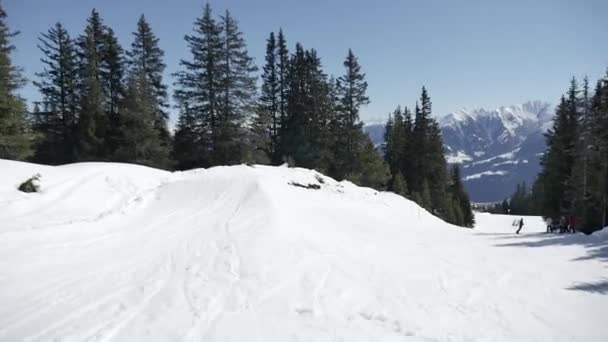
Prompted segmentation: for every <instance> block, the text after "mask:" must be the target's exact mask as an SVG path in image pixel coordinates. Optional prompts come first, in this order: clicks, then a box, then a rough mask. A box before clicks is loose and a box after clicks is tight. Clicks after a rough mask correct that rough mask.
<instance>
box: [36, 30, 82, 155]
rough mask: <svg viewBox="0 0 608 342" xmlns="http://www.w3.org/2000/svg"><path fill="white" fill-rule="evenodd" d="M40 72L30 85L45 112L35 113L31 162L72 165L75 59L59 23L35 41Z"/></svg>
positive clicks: (76, 106) (74, 117) (75, 115)
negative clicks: (40, 54) (34, 146)
mask: <svg viewBox="0 0 608 342" xmlns="http://www.w3.org/2000/svg"><path fill="white" fill-rule="evenodd" d="M39 41H40V44H39V45H38V48H39V49H40V50H41V51H42V53H43V54H44V57H43V58H42V59H41V61H42V63H43V64H44V65H45V67H44V70H43V71H42V72H40V73H37V74H36V76H38V78H39V81H38V82H34V84H35V85H36V86H37V87H38V89H39V90H40V93H41V94H42V96H43V104H44V108H45V109H46V110H45V111H41V110H38V111H35V113H34V120H35V126H36V127H35V128H36V130H37V133H38V135H39V136H40V138H39V139H38V141H37V146H36V154H35V157H34V158H35V160H36V161H38V162H43V163H48V164H63V163H69V162H72V161H73V160H72V158H73V145H74V143H75V139H74V129H75V125H76V122H77V121H76V119H77V115H78V110H79V104H78V101H79V100H78V96H77V89H76V86H77V83H76V82H77V79H76V67H77V56H76V49H75V47H74V42H73V41H72V39H70V36H69V34H68V32H67V30H65V28H63V26H62V25H61V23H57V24H55V25H54V26H53V27H51V28H50V29H49V30H48V32H47V33H43V34H42V36H41V37H40V38H39Z"/></svg>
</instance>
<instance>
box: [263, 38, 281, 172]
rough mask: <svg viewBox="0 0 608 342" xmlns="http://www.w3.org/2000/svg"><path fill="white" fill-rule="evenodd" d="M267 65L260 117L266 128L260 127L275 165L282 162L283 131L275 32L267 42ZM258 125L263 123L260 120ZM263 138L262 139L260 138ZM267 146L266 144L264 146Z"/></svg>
mask: <svg viewBox="0 0 608 342" xmlns="http://www.w3.org/2000/svg"><path fill="white" fill-rule="evenodd" d="M265 60H266V64H265V65H264V72H263V73H262V92H261V96H260V108H259V109H258V116H262V118H264V121H265V125H267V127H266V128H263V127H258V130H259V131H260V132H259V134H262V135H263V136H264V139H261V140H264V141H266V140H267V141H268V142H269V144H268V146H267V149H268V151H267V153H268V155H269V156H271V157H272V159H273V161H274V162H275V163H279V162H280V158H281V156H280V154H279V153H277V150H278V147H279V134H280V133H279V132H280V129H281V113H280V108H279V106H280V100H281V93H280V83H279V82H280V80H279V74H278V66H279V65H278V63H277V43H276V39H275V36H274V32H271V33H270V36H269V37H268V40H267V41H266V58H265ZM258 123H261V121H260V120H258ZM260 138H262V137H260ZM264 145H266V144H264Z"/></svg>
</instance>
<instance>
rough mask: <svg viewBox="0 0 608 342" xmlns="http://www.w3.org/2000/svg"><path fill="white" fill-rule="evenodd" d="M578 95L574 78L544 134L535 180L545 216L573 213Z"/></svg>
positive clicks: (557, 216) (556, 216)
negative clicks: (544, 141)
mask: <svg viewBox="0 0 608 342" xmlns="http://www.w3.org/2000/svg"><path fill="white" fill-rule="evenodd" d="M579 108H580V107H579V98H578V86H577V83H576V80H574V79H573V80H572V82H571V85H570V89H569V91H568V97H567V98H566V97H564V96H562V98H561V101H560V104H559V106H558V107H557V109H556V118H555V120H554V123H553V128H552V129H551V130H549V132H548V133H547V135H546V137H547V152H546V153H545V155H544V156H543V158H542V160H541V164H542V166H543V170H542V171H541V173H540V175H539V178H538V180H537V182H539V183H540V185H539V186H540V187H541V188H542V196H543V197H542V198H541V199H540V201H541V207H542V210H543V212H544V213H545V215H546V216H548V217H552V218H559V217H560V216H569V215H572V214H573V210H574V198H575V192H576V191H577V189H576V184H575V182H574V179H573V177H572V175H573V166H574V163H575V160H576V146H577V142H578V133H579V128H578V126H579Z"/></svg>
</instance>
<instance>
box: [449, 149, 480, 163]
mask: <svg viewBox="0 0 608 342" xmlns="http://www.w3.org/2000/svg"><path fill="white" fill-rule="evenodd" d="M445 159H446V161H447V162H448V163H449V164H462V162H465V161H471V160H473V158H471V157H470V156H469V155H467V154H466V153H464V152H463V151H458V152H456V153H455V154H448V155H446V156H445Z"/></svg>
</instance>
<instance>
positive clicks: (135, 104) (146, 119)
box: [114, 68, 170, 168]
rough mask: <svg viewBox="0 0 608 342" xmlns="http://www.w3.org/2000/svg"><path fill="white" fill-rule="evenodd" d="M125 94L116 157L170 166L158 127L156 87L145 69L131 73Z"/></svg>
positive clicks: (167, 151)
mask: <svg viewBox="0 0 608 342" xmlns="http://www.w3.org/2000/svg"><path fill="white" fill-rule="evenodd" d="M125 95H126V96H125V97H124V98H123V99H122V100H121V102H122V103H121V108H122V112H121V121H120V127H119V130H120V138H119V144H118V148H117V150H116V152H115V155H114V157H115V159H116V160H118V161H122V162H129V163H136V164H142V165H148V166H153V167H159V168H168V167H169V166H170V163H169V150H168V147H167V146H166V145H163V144H162V143H161V136H160V133H159V131H158V129H157V126H156V123H157V120H158V103H157V98H156V95H157V93H156V91H155V89H154V86H153V84H152V82H150V80H149V79H148V77H147V74H146V71H145V70H144V69H139V68H134V69H133V70H132V71H131V72H130V75H129V78H128V83H127V88H126V94H125Z"/></svg>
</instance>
